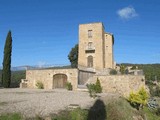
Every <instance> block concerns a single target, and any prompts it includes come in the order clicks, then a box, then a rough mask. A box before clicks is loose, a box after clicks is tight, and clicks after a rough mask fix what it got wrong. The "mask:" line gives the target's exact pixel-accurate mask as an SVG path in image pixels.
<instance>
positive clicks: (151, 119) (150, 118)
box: [143, 107, 160, 120]
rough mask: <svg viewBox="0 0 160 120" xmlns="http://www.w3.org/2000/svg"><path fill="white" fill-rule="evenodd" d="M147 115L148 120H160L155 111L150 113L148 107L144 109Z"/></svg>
mask: <svg viewBox="0 0 160 120" xmlns="http://www.w3.org/2000/svg"><path fill="white" fill-rule="evenodd" d="M143 111H144V113H145V114H146V117H147V120H160V116H157V115H156V114H155V112H154V111H150V110H149V109H148V108H147V107H144V109H143Z"/></svg>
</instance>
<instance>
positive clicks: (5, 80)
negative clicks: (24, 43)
mask: <svg viewBox="0 0 160 120" xmlns="http://www.w3.org/2000/svg"><path fill="white" fill-rule="evenodd" d="M11 53H12V35H11V31H9V32H8V35H7V38H6V43H5V46H4V57H3V71H2V85H3V87H5V88H8V87H10V83H11Z"/></svg>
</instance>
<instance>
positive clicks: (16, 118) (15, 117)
mask: <svg viewBox="0 0 160 120" xmlns="http://www.w3.org/2000/svg"><path fill="white" fill-rule="evenodd" d="M0 120H22V116H21V115H20V114H19V113H8V114H3V115H0Z"/></svg>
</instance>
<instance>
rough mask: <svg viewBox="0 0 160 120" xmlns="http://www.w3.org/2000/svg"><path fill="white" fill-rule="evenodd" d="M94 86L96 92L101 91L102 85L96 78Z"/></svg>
mask: <svg viewBox="0 0 160 120" xmlns="http://www.w3.org/2000/svg"><path fill="white" fill-rule="evenodd" d="M95 87H96V93H101V92H102V86H101V83H100V81H99V79H98V78H97V81H96V86H95Z"/></svg>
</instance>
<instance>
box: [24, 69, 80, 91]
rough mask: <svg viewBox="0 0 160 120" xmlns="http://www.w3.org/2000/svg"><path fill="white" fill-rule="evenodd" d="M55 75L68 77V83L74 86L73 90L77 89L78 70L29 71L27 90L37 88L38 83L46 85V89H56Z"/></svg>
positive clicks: (27, 74)
mask: <svg viewBox="0 0 160 120" xmlns="http://www.w3.org/2000/svg"><path fill="white" fill-rule="evenodd" d="M55 75H66V82H67V81H68V82H71V84H72V85H73V90H75V89H77V84H78V83H77V82H78V81H77V79H78V78H77V77H78V71H77V69H45V70H27V71H26V80H27V88H37V87H36V83H37V82H42V83H43V85H44V89H54V76H55ZM58 79H61V78H58ZM62 82H63V81H62ZM60 84H61V83H60ZM62 87H64V86H62Z"/></svg>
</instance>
